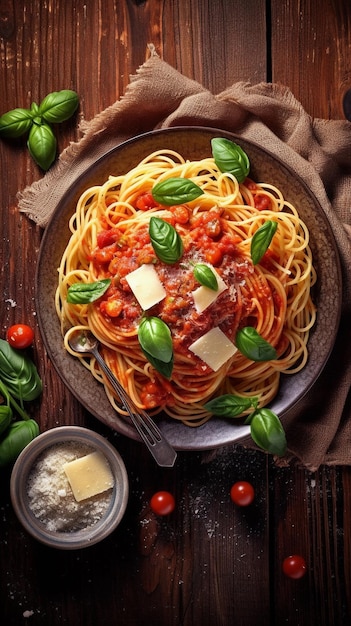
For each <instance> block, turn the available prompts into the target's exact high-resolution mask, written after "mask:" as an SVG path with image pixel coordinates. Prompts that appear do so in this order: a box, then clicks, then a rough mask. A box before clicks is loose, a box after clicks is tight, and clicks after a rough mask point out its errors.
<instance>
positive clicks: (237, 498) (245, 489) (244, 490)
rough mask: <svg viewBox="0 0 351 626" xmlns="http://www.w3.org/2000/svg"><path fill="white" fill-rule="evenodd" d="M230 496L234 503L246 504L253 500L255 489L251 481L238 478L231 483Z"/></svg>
mask: <svg viewBox="0 0 351 626" xmlns="http://www.w3.org/2000/svg"><path fill="white" fill-rule="evenodd" d="M230 497H231V499H232V500H233V502H234V504H237V505H238V506H248V505H249V504H251V503H252V502H253V500H254V497H255V490H254V488H253V486H252V485H251V483H248V482H247V481H246V480H240V481H238V482H237V483H234V485H232V487H231V490H230Z"/></svg>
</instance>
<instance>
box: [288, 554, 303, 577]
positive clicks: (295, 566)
mask: <svg viewBox="0 0 351 626" xmlns="http://www.w3.org/2000/svg"><path fill="white" fill-rule="evenodd" d="M283 572H284V574H285V576H288V577H289V578H295V579H297V578H302V577H303V576H304V575H305V574H306V561H305V559H304V558H303V556H300V555H299V554H292V555H291V556H287V557H286V558H285V559H284V561H283Z"/></svg>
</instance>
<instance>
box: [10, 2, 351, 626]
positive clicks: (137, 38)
mask: <svg viewBox="0 0 351 626" xmlns="http://www.w3.org/2000/svg"><path fill="white" fill-rule="evenodd" d="M150 42H152V43H153V44H154V45H155V47H156V51H157V52H158V53H159V54H160V55H161V56H162V57H163V58H164V60H165V61H167V62H168V63H170V64H171V65H173V66H174V67H175V68H177V69H178V70H179V71H181V72H182V73H183V74H185V75H186V76H188V77H190V78H194V79H196V80H198V81H199V82H200V83H202V84H203V85H204V86H205V87H207V88H209V89H210V90H211V91H213V92H214V93H218V92H220V91H221V90H223V89H225V88H226V87H227V86H229V85H231V84H232V83H234V82H236V81H239V80H248V81H251V82H252V83H257V82H260V81H269V82H270V81H273V82H279V83H282V84H284V85H286V86H288V87H289V88H290V89H291V91H292V92H293V93H294V95H295V96H296V98H297V99H298V100H299V101H300V102H301V103H302V105H303V106H304V108H305V109H306V110H307V112H308V113H309V114H310V115H312V116H315V117H321V118H332V119H341V118H343V116H344V113H343V98H344V94H345V93H346V92H347V90H349V89H350V87H351V70H350V45H351V5H350V1H349V0H319V1H318V2H315V0H290V1H288V0H286V1H284V0H271V2H269V1H266V0H246V1H245V2H241V0H70V1H69V2H68V1H67V0H0V56H1V72H0V113H4V112H5V111H8V110H10V109H13V108H15V107H28V106H30V103H31V102H32V101H36V102H38V101H40V100H41V99H42V98H43V97H44V96H45V95H46V94H47V93H49V92H51V91H57V90H59V89H65V88H71V89H75V90H76V91H77V92H78V94H79V96H80V113H81V114H82V115H83V116H84V117H85V119H87V120H89V119H91V118H92V117H94V115H96V114H97V113H99V112H100V111H101V110H103V109H104V108H105V107H107V106H108V105H110V104H112V103H113V102H114V101H115V100H117V99H118V98H119V97H120V96H121V95H122V94H123V93H124V90H125V88H126V85H127V84H128V82H129V76H130V74H133V73H135V70H136V69H137V67H138V66H139V65H141V64H142V63H143V61H144V60H145V58H146V55H147V44H148V43H150ZM58 137H59V138H58V144H59V150H60V151H61V150H63V149H64V148H65V147H66V146H67V145H68V144H69V142H70V141H72V140H75V139H76V138H77V137H78V133H77V118H76V119H74V120H72V121H69V122H66V123H64V124H62V127H61V128H60V132H59V135H58ZM0 167H1V184H0V196H1V203H0V207H1V208H0V210H1V215H2V222H1V223H2V230H1V240H0V241H1V243H0V245H1V247H0V251H1V257H0V280H1V301H0V307H1V317H0V319H1V329H0V335H1V336H2V337H4V336H5V333H6V329H7V327H8V326H9V325H10V324H12V323H15V322H20V321H22V322H26V323H29V324H30V325H32V326H33V327H34V328H35V333H36V336H35V346H34V357H35V360H36V362H37V364H38V368H39V371H40V374H41V376H42V378H43V381H44V392H43V395H42V397H41V399H40V401H39V402H38V403H37V406H36V410H35V417H36V418H37V419H38V421H39V422H40V426H41V429H42V430H45V429H47V428H50V427H55V426H57V425H59V424H65V423H67V424H78V425H82V426H86V427H89V428H92V429H94V430H96V431H98V432H99V433H101V434H103V435H104V436H106V437H107V438H108V439H109V440H110V441H111V442H113V443H114V445H115V446H116V447H117V449H118V450H119V451H120V453H121V455H122V457H123V459H124V461H125V464H126V467H127V470H128V474H129V479H130V498H129V503H128V507H127V512H126V514H125V517H124V519H123V521H122V523H121V524H120V526H119V527H118V528H117V530H116V531H115V532H114V533H113V534H112V535H111V536H110V537H109V538H107V539H105V540H104V541H103V542H102V543H101V544H99V545H96V546H94V547H91V548H89V549H87V550H83V551H73V552H60V551H55V550H52V549H49V548H47V547H45V546H43V545H41V544H39V543H37V542H36V541H35V540H34V539H32V538H31V537H30V536H29V535H28V534H27V533H26V532H25V531H24V530H23V528H22V527H21V525H20V524H19V522H18V520H17V518H16V517H15V514H14V512H13V510H12V507H11V504H10V497H9V475H10V473H9V471H8V470H2V471H1V474H2V476H1V480H0V525H1V526H0V576H1V582H0V585H1V587H0V616H1V622H2V624H4V625H6V626H18V625H20V624H31V625H33V626H36V625H43V626H44V625H45V626H55V625H56V624H67V625H69V626H80V625H82V626H83V625H84V626H115V625H116V626H117V625H121V626H139V625H140V626H141V625H145V626H146V625H150V624H152V625H153V626H157V625H160V626H175V625H179V626H180V625H182V626H200V625H202V626H234V625H236V626H241V625H242V626H282V625H283V624H289V625H291V626H297V625H299V626H302V625H305V624H306V625H308V626H311V625H312V626H313V625H317V624H318V625H319V626H331V625H334V624H337V625H341V624H342V625H344V624H345V625H346V624H350V623H351V622H350V620H351V506H350V502H351V469H350V468H349V467H334V468H330V467H326V466H323V467H321V468H320V469H319V471H317V472H315V473H313V474H311V473H309V472H307V471H305V470H303V469H300V468H297V467H295V466H294V465H292V466H291V467H288V468H283V469H282V468H277V467H276V466H275V465H274V463H273V462H272V459H271V458H269V457H267V456H266V455H264V454H261V453H260V452H256V451H252V450H251V451H245V450H244V449H242V448H241V447H240V446H229V447H226V448H225V449H221V450H219V451H217V452H216V453H215V454H214V453H205V452H202V453H198V452H183V453H180V454H179V457H178V460H177V463H176V466H175V468H174V469H172V470H164V469H160V468H158V467H157V466H156V464H155V463H154V461H153V460H152V458H151V457H150V455H149V454H148V452H147V451H146V450H145V449H144V447H143V446H142V444H139V443H137V442H134V441H131V440H128V439H127V438H125V437H124V436H122V435H119V434H117V433H113V432H111V431H110V430H109V429H108V428H107V427H105V426H104V425H102V424H101V423H100V422H98V421H97V420H96V419H95V418H94V417H93V416H91V415H89V414H88V413H87V412H86V411H85V410H83V409H82V407H81V406H80V405H79V403H78V402H77V401H76V400H75V398H74V397H73V396H72V395H71V393H70V392H69V391H68V390H67V389H66V388H65V387H64V385H63V384H62V382H61V381H60V379H59V378H58V376H57V374H56V373H55V370H54V368H53V365H52V363H51V362H50V361H49V359H48V357H47V355H46V353H45V350H44V346H43V342H42V340H41V337H40V333H39V330H38V328H37V325H36V317H35V304H34V293H35V281H34V273H35V267H36V259H37V255H38V250H39V247H40V241H41V236H42V231H41V229H40V228H38V227H36V226H35V225H34V224H33V223H32V222H30V221H29V220H28V219H27V218H26V217H24V216H23V215H20V214H19V213H18V212H17V210H16V194H17V192H18V191H19V190H21V189H23V188H24V187H25V186H27V185H29V184H31V183H32V182H33V181H34V180H37V179H39V178H40V177H41V176H42V172H41V171H40V170H39V169H38V168H37V167H36V165H35V164H34V162H33V161H32V160H31V158H30V156H29V155H28V152H27V150H26V148H25V144H23V143H21V142H9V141H7V142H5V141H1V142H0ZM238 479H247V480H250V481H252V483H253V484H254V485H255V488H256V493H257V497H256V500H255V503H254V504H253V505H252V507H250V508H248V509H238V508H236V507H235V506H234V505H233V503H232V502H231V501H230V498H229V489H230V486H231V485H232V483H233V482H235V481H236V480H238ZM159 489H168V490H170V491H172V492H173V493H174V495H175V497H176V502H177V506H176V510H175V511H174V513H173V514H172V515H171V516H169V517H167V518H163V519H161V520H156V519H155V518H153V517H152V516H151V515H150V512H149V510H148V501H149V498H150V496H151V495H152V493H154V492H155V491H158V490H159ZM291 553H298V554H301V555H303V556H304V557H305V558H306V561H307V564H308V571H307V574H306V576H305V577H304V578H303V579H301V580H299V581H293V580H290V579H288V578H286V577H285V576H284V574H283V573H282V570H281V563H282V560H283V558H284V557H285V556H287V555H289V554H291Z"/></svg>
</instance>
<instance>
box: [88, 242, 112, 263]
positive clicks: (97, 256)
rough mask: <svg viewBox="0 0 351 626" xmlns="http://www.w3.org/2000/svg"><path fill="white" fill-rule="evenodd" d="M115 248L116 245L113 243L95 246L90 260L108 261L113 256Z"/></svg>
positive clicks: (95, 261)
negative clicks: (102, 246)
mask: <svg viewBox="0 0 351 626" xmlns="http://www.w3.org/2000/svg"><path fill="white" fill-rule="evenodd" d="M115 250H116V246H115V244H114V243H113V244H111V245H110V246H105V247H104V248H96V249H95V250H94V252H93V253H92V260H93V262H94V263H100V264H103V263H110V262H111V261H112V259H113V257H114V254H115Z"/></svg>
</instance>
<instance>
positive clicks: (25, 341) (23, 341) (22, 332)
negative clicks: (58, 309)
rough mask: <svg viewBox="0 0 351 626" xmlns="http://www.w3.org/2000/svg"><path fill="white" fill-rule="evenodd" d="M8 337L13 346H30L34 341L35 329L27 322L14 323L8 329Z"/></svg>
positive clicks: (21, 347)
mask: <svg viewBox="0 0 351 626" xmlns="http://www.w3.org/2000/svg"><path fill="white" fill-rule="evenodd" d="M6 337H7V341H8V342H9V344H10V346H12V348H17V349H23V348H28V347H29V346H30V345H31V344H32V343H33V339H34V331H33V330H32V328H31V327H30V326H27V324H14V325H13V326H10V328H9V329H8V331H7V334H6Z"/></svg>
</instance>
